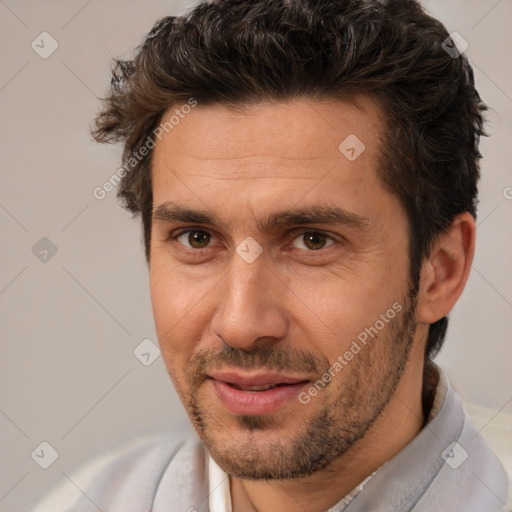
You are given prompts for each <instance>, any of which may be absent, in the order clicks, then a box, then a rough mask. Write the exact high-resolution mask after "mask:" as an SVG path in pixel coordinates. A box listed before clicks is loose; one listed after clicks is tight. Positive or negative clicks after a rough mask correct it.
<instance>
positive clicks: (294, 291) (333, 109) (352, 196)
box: [150, 97, 474, 512]
mask: <svg viewBox="0 0 512 512" xmlns="http://www.w3.org/2000/svg"><path fill="white" fill-rule="evenodd" d="M380 115H381V113H380V110H379V108H378V107H377V105H376V104H375V103H373V102H372V101H371V100H370V99H369V98H367V97H360V98H357V103H354V102H351V103H347V102H342V101H339V100H325V101H318V100H315V101H313V100H307V99H297V100H293V101H289V102H282V103H265V102H262V103H261V104H258V105H256V106H251V107H247V108H245V109H237V110H233V109H229V108H227V107H225V106H222V105H211V106H202V105H199V106H198V107H196V108H195V109H194V110H193V111H192V112H191V113H190V114H189V115H187V117H186V118H184V119H183V120H181V122H180V124H179V125H178V126H176V127H174V129H173V130H172V131H169V133H167V134H166V135H164V137H163V138H162V140H161V141H159V142H158V143H157V145H156V148H155V150H154V155H153V171H152V178H153V197H154V207H155V210H157V209H159V214H158V215H157V216H156V217H155V219H154V222H153V228H152V234H151V256H150V288H151V299H152V304H153V311H154V318H155V325H156V329H157V333H158V338H159V341H160V346H161V350H162V355H163V358H164V360H165V363H166V366H167V369H168V371H169V374H170V375H171V378H172V380H173V382H174V385H175V387H176V389H177V391H178V393H179V395H180V398H181V400H182V402H183V404H184V406H185V408H186V410H187V412H188V414H189V416H190V418H191V421H192V423H193V425H194V427H195V428H196V430H197V432H198V434H199V436H200V437H201V439H202V440H203V442H204V444H205V445H206V447H207V448H208V450H209V451H210V453H211V455H212V456H213V457H214V459H215V460H216V462H217V463H218V464H219V465H220V466H221V467H222V468H223V469H224V470H225V471H226V472H228V473H229V474H230V475H231V493H232V501H233V508H234V511H235V512H237V511H242V510H243V511H244V512H246V511H252V510H257V511H259V512H265V511H267V510H269V511H270V510H282V511H284V512H286V511H295V510H308V511H316V510H318V511H320V510H326V509H327V508H329V507H331V506H332V505H334V504H335V503H336V502H337V501H339V500H340V499H341V498H342V497H343V496H345V495H346V494H347V493H348V492H350V491H351V490H352V489H353V487H355V486H356V485H357V484H358V483H360V482H361V481H362V480H363V479H364V478H365V477H366V476H368V475H370V474H371V473H372V472H373V471H375V470H376V469H378V468H379V467H380V466H381V465H382V464H383V463H384V462H385V461H387V460H389V458H391V457H392V456H393V455H395V454H396V453H398V451H400V449H402V448H403V447H404V446H405V445H406V444H407V443H408V442H409V441H410V440H411V439H412V438H413V437H414V436H415V435H416V434H417V433H418V432H419V430H420V429H421V427H422V425H423V421H424V418H423V412H422V408H421V390H422V372H423V357H424V356H423V354H424V347H425V341H426V335H427V331H428V324H429V323H431V322H434V321H436V320H438V319H439V318H441V317H442V316H444V315H445V314H446V313H448V312H449V310H450V309H451V307H453V304H454V303H455V301H456V300H457V298H458V296H459V295H460V293H461V292H462V289H463V287H464V284H465V282H466V279H467V275H468V272H469V268H470V266H471V260H472V256H473V249H474V222H473V219H472V217H471V216H470V215H469V214H463V215H461V216H459V217H457V218H456V219H455V220H454V224H453V225H452V228H451V229H450V230H448V231H447V233H446V234H444V235H443V236H442V237H440V238H439V240H438V242H437V243H436V245H435V247H433V249H432V253H431V257H430V258H428V259H427V260H426V261H425V263H424V266H423V270H422V274H421V280H420V282H419V283H418V286H419V290H417V291H418V293H417V296H416V291H415V290H414V289H412V288H414V287H412V284H411V283H410V282H409V260H408V235H407V219H406V216H405V213H404V210H403V208H402V207H401V205H400V203H399V201H398V199H397V198H396V197H395V196H393V195H392V194H390V193H389V192H388V191H387V190H386V189H385V188H384V186H383V185H382V184H381V182H380V181H379V179H378V177H377V173H376V169H377V158H378V151H379V142H378V141H379V134H380V130H381V129H382V123H381V122H380V117H379V116H380ZM350 134H355V135H357V137H358V138H359V139H360V140H361V141H363V143H364V144H365V147H366V149H365V150H364V151H363V152H362V153H361V154H360V155H359V157H358V158H357V159H355V160H354V161H350V160H349V159H347V158H346V157H345V156H344V154H342V152H340V150H339V149H338V145H339V144H340V143H341V142H342V141H343V140H344V139H345V138H346V137H347V136H349V135H350ZM170 202H172V203H173V204H175V205H180V206H182V207H187V208H189V209H194V210H202V211H206V212H208V213H210V214H214V215H216V216H217V217H218V219H219V221H218V222H215V223H203V222H201V223H195V222H186V221H176V220H172V219H169V218H166V216H165V214H162V205H164V204H166V203H170ZM332 206H337V207H340V208H343V209H344V210H346V211H348V212H350V213H351V214H354V215H357V216H358V218H360V219H363V220H364V222H363V225H355V224H354V223H343V224H339V223H338V224H327V223H318V222H309V223H307V224H304V225H299V224H295V225H289V226H280V227H275V228H274V229H272V230H268V231H262V230H261V229H260V227H261V226H260V224H261V222H262V221H264V220H265V219H266V218H267V217H268V216H270V215H271V214H272V213H274V212H283V211H289V210H296V209H304V208H312V209H313V211H320V210H321V209H322V208H323V207H332ZM185 228H188V229H189V230H191V231H192V233H189V232H186V233H183V232H182V231H184V230H185ZM179 230H181V231H179ZM194 232H196V233H195V234H193V233H194ZM247 237H252V238H254V239H255V240H256V241H257V242H258V244H259V246H260V247H261V249H262V252H261V254H260V255H259V256H258V257H257V258H256V259H255V260H254V261H253V262H251V263H248V262H247V261H246V260H245V259H244V258H242V257H241V256H240V254H239V253H237V247H238V246H239V245H240V244H242V247H243V242H244V240H245V239H246V238H247ZM394 304H399V305H400V307H401V309H400V311H399V312H397V314H396V315H395V316H394V317H393V319H390V320H389V321H388V322H385V323H384V326H383V327H382V328H379V329H378V334H377V335H375V336H374V337H372V338H369V341H368V343H367V345H362V344H361V343H359V346H360V351H358V352H357V353H356V354H355V355H354V356H353V358H352V359H351V360H350V361H348V363H347V364H346V365H344V366H343V369H342V370H340V371H337V372H334V374H335V377H334V378H332V379H331V381H330V382H329V383H328V385H326V386H325V387H324V388H322V389H321V390H320V391H319V392H318V393H317V394H316V395H315V396H312V397H311V400H310V401H309V402H308V403H307V404H303V403H301V402H300V401H299V400H298V399H295V398H294V399H292V400H289V401H287V402H286V403H285V404H284V405H283V406H282V407H280V408H279V409H278V410H277V411H275V412H272V413H271V414H266V415H259V416H254V415H240V414H234V413H232V412H230V411H228V410H227V409H226V407H225V406H224V405H223V404H222V402H221V401H220V400H219V398H218V396H217V394H216V393H215V391H214V387H213V384H212V380H211V379H210V378H208V376H209V375H210V374H211V373H212V372H214V371H217V370H233V369H235V370H236V371H237V372H238V373H241V374H243V375H246V376H251V375H255V374H257V373H261V371H262V370H272V371H275V372H278V373H280V374H285V375H287V376H290V377H297V378H301V379H302V380H305V381H309V386H310V385H311V384H312V383H314V382H316V381H317V380H318V379H319V378H321V377H322V375H324V374H325V372H327V371H328V370H329V368H332V367H333V364H334V363H335V361H337V360H338V361H339V359H338V358H339V356H343V355H344V354H345V353H346V352H347V351H348V350H349V349H350V347H351V346H353V345H352V343H353V341H354V340H356V339H357V336H358V335H360V334H361V333H362V332H363V331H364V330H365V329H366V328H369V327H370V326H375V325H376V322H377V321H378V320H379V319H381V318H382V317H381V315H383V314H386V311H388V310H389V309H390V308H392V307H393V305H394ZM309 386H306V388H305V389H306V390H307V389H308V388H309Z"/></svg>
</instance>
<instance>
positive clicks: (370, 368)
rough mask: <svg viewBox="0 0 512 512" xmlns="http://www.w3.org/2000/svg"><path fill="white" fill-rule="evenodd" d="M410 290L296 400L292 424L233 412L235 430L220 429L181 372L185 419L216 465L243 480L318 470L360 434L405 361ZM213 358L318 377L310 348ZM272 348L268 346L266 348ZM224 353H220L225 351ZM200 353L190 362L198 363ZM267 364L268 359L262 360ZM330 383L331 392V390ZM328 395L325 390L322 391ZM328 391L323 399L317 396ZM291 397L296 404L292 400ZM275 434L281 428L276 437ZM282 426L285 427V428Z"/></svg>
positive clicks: (412, 302)
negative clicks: (319, 384) (306, 398)
mask: <svg viewBox="0 0 512 512" xmlns="http://www.w3.org/2000/svg"><path fill="white" fill-rule="evenodd" d="M416 299H417V288H416V289H414V288H413V289H411V290H410V291H409V292H408V294H407V295H406V297H405V300H404V301H403V302H402V304H403V309H402V311H401V312H400V313H399V314H398V315H397V316H396V317H395V318H394V319H393V320H391V321H390V323H389V324H387V326H386V327H385V328H384V329H383V330H382V331H381V332H379V334H378V335H377V336H375V338H373V339H371V340H369V341H368V343H367V345H366V346H363V347H362V348H361V351H360V352H359V353H357V354H356V355H355V356H354V359H353V360H352V361H351V362H349V363H348V365H347V366H346V367H344V368H343V369H342V370H341V372H340V373H339V374H338V375H336V377H334V378H333V379H332V381H331V382H330V383H329V385H328V386H326V387H325V389H323V390H321V391H319V393H318V395H317V396H316V397H313V398H312V399H311V402H310V404H307V405H301V407H303V408H304V409H303V410H301V411H299V420H298V422H297V423H296V424H291V425H289V426H288V427H287V428H286V429H283V422H284V421H286V417H285V418H284V419H283V418H281V419H280V420H278V419H277V417H276V416H275V415H268V416H239V417H237V418H236V421H237V423H238V425H237V432H227V431H226V426H225V425H223V424H222V423H221V421H220V419H219V418H217V417H215V416H214V415H212V414H211V413H210V412H209V411H208V408H207V407H205V406H203V405H202V402H201V400H200V398H199V397H198V395H199V394H200V393H199V388H200V385H199V382H194V377H193V376H192V375H193V371H194V370H191V372H190V373H189V379H188V380H189V385H190V388H189V389H191V392H190V394H189V396H188V397H187V398H186V399H185V400H184V403H185V407H186V409H187V411H188V413H189V416H190V418H191V421H192V424H193V426H194V428H195V430H196V432H197V434H198V436H199V437H200V439H201V440H202V442H203V443H204V445H205V446H206V448H207V449H208V451H209V452H210V454H211V455H212V457H213V458H214V460H215V461H216V462H217V464H219V466H220V467H221V468H222V469H223V470H224V471H225V472H226V473H228V474H229V475H231V476H233V477H236V478H240V479H248V480H260V479H265V480H284V479H291V478H300V477H304V476H307V475H311V474H313V473H315V472H317V471H319V470H322V469H325V468H326V467H327V466H328V465H329V464H330V463H332V462H333V461H334V460H335V459H337V458H338V457H340V456H341V455H343V454H344V453H346V452H347V450H348V449H349V448H350V447H351V446H353V445H354V443H356V442H357V441H358V440H359V439H361V438H362V437H363V436H364V435H365V434H366V432H367V431H368V430H369V429H370V427H371V426H372V425H373V424H374V422H375V421H376V420H377V418H378V417H379V415H380V414H381V413H382V411H383V410H384V409H385V407H386V405H387V404H388V403H389V402H390V400H391V398H392V397H393V395H394V393H395V391H396V388H397V386H398V384H399V382H400V379H401V377H402V375H403V373H404V370H405V367H406V364H407V361H408V359H409V355H410V351H411V347H412V343H413V337H414V333H415V330H416ZM227 350H228V352H227V353H226V352H223V353H219V354H217V356H218V357H216V358H215V360H216V361H219V362H221V361H222V362H225V363H231V364H233V365H234V366H235V367H236V366H238V367H245V368H248V367H259V366H263V367H265V368H267V369H281V370H282V369H288V370H291V369H297V368H299V369H304V370H306V368H307V369H308V370H309V371H310V370H311V369H312V368H314V369H315V370H316V371H318V372H319V375H321V374H322V373H323V372H320V371H319V370H320V368H322V366H325V365H324V364H323V363H322V362H320V361H319V360H317V359H316V360H315V358H314V356H313V355H311V354H304V353H302V354H300V355H297V354H294V355H291V356H290V355H289V354H280V355H279V356H277V357H276V356H274V355H273V354H275V349H272V348H266V347H259V348H258V347H256V348H255V349H254V350H253V351H251V352H246V351H239V350H238V349H232V348H231V347H227ZM272 350H274V352H272ZM226 354H228V355H226ZM207 359H208V357H207V356H205V357H204V358H203V359H202V361H196V369H197V367H202V366H203V367H204V366H205V365H206V364H207ZM269 363H270V364H269ZM333 386H336V389H337V392H336V393H333V392H332V391H331V389H332V387H333ZM327 393H329V395H327ZM324 396H325V397H329V399H327V398H325V399H323V397H324ZM322 399H323V400H324V404H323V406H322V407H321V408H320V409H318V411H317V412H316V413H315V414H314V415H312V416H308V407H310V405H311V406H312V407H315V404H316V403H317V401H318V400H322ZM297 403H298V402H297ZM277 430H279V432H284V434H283V435H281V436H280V437H279V436H278V435H277ZM290 432H292V433H291V434H290Z"/></svg>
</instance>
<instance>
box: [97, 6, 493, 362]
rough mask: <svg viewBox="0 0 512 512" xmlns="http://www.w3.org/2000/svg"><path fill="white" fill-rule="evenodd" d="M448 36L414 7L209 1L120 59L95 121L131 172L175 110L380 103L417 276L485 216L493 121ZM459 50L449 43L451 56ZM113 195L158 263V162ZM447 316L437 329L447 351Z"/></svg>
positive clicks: (387, 159)
mask: <svg viewBox="0 0 512 512" xmlns="http://www.w3.org/2000/svg"><path fill="white" fill-rule="evenodd" d="M446 42H450V43H451V40H450V39H449V34H448V32H447V31H446V29H445V27H444V26H443V25H442V24H441V23H440V22H439V21H438V20H436V19H434V18H432V17H431V16H429V15H427V14H426V13H425V11H424V10H423V8H422V7H421V5H420V4H419V2H418V1H416V0H214V1H210V2H202V3H200V4H198V5H197V7H195V8H194V9H193V10H192V11H190V12H189V13H188V14H187V15H186V16H182V17H173V16H169V17H166V18H163V19H161V20H159V21H158V22H157V23H156V24H155V26H154V27H153V29H152V30H151V32H150V33H149V34H148V35H147V37H146V39H145V41H144V43H143V44H142V45H141V46H140V47H139V48H138V49H137V52H136V55H135V57H134V59H133V60H130V61H119V60H116V61H115V66H114V69H113V77H112V83H111V90H110V93H109V95H108V97H107V98H106V99H105V100H104V104H103V109H102V110H101V112H100V113H99V114H98V116H97V118H96V126H95V129H94V130H93V135H94V137H95V138H96V140H98V141H100V142H117V141H122V142H123V143H124V153H123V161H124V162H126V161H128V160H129V159H130V158H132V157H133V154H135V153H138V151H139V150H140V149H141V148H142V147H143V146H144V145H145V144H146V143H147V140H148V137H150V136H151V134H152V133H153V132H154V130H155V129H156V127H157V126H158V125H159V123H160V121H161V118H162V115H163V113H164V112H165V111H166V110H167V109H168V108H169V107H171V106H174V105H179V104H184V103H186V102H187V101H189V100H190V98H194V99H195V101H197V102H199V104H212V103H221V104H225V105H227V106H243V105H248V104H252V103H256V102H259V101H262V100H263V101H264V100H283V101H285V100H288V99H292V98H298V97H307V98H311V99H315V98H317V99H322V98H339V99H343V100H350V98H351V97H354V96H355V95H356V94H368V95H371V96H372V97H373V98H374V99H375V100H376V101H377V103H378V104H379V106H380V107H381V109H382V111H383V113H384V115H385V117H386V126H384V127H382V140H381V148H380V161H379V168H378V170H377V172H378V174H379V176H380V178H381V180H382V182H383V184H384V185H385V186H386V187H387V188H388V189H389V190H390V191H391V192H392V193H394V194H396V196H398V198H399V200H400V201H401V203H402V205H403V206H404V208H405V210H406V212H407V216H408V221H409V245H410V247H409V254H410V274H411V280H412V282H413V283H416V286H417V283H418V282H419V273H420V269H421V264H422V261H423V259H424V258H425V257H427V256H428V254H429V252H430V249H431V247H432V243H433V242H434V241H435V239H436V237H438V236H439V234H441V233H442V232H443V231H445V230H446V229H447V228H448V227H449V226H450V224H451V222H452V221H453V218H454V217H455V215H457V214H459V213H462V212H470V213H471V214H472V215H473V216H474V217H476V206H477V183H478V179H479V160H480V158H481V156H482V155H481V154H480V152H479V149H478V145H479V140H480V136H481V135H482V134H483V135H486V134H485V132H484V130H483V118H482V114H483V112H484V111H485V110H486V109H487V107H486V106H485V104H484V103H483V102H482V101H481V99H480V96H479V94H478V92H477V91H476V89H475V86H474V78H473V70H472V68H471V66H470V65H469V62H468V60H467V58H466V57H465V55H463V54H462V55H457V54H455V55H454V54H453V52H451V54H449V53H448V52H447V51H445V49H446ZM450 46H452V47H453V44H450ZM118 196H119V197H120V198H121V199H122V200H123V203H124V206H125V207H126V208H127V209H129V210H130V211H131V212H133V213H134V214H140V215H141V219H142V225H143V231H144V241H145V250H146V258H147V260H148V261H149V258H150V238H151V217H152V209H153V198H152V189H151V152H149V154H148V156H147V157H146V158H144V159H141V160H140V161H137V162H136V164H135V165H134V166H133V168H132V169H131V170H130V172H127V173H126V174H125V176H124V177H123V179H122V180H121V183H120V186H119V191H118ZM447 325H448V319H447V318H446V317H445V318H443V319H441V320H439V321H438V322H435V323H434V324H432V325H431V326H430V329H429V336H428V341H427V347H426V354H425V356H426V357H434V355H435V354H436V353H437V352H438V350H439V349H440V347H441V345H442V343H443V340H444V337H445V334H446V329H447Z"/></svg>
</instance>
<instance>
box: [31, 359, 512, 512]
mask: <svg viewBox="0 0 512 512" xmlns="http://www.w3.org/2000/svg"><path fill="white" fill-rule="evenodd" d="M432 371H433V372H434V374H437V375H436V377H437V378H436V380H437V383H436V385H435V388H434V397H433V403H432V407H431V411H430V415H429V419H428V421H427V423H426V425H425V426H424V427H423V429H422V430H421V431H420V432H419V434H418V435H417V436H416V437H415V438H414V439H413V440H412V441H411V442H410V443H409V444H408V445H406V446H405V447H404V448H403V449H402V450H401V451H400V452H399V453H398V454H397V455H396V456H395V457H393V458H392V459H391V460H389V461H387V462H386V463H385V464H384V465H383V466H382V467H381V468H380V469H378V470H377V471H376V472H375V473H374V474H373V475H371V476H370V477H368V478H366V479H365V481H364V482H362V483H361V484H360V485H358V486H357V487H356V488H355V489H354V490H353V491H352V492H351V493H349V494H348V495H347V496H346V497H345V498H343V499H342V500H341V501H340V502H339V503H338V504H336V505H334V506H333V507H332V508H331V509H329V510H330V512H341V511H344V512H372V511H375V512H377V511H378V512H409V511H414V512H427V511H428V512H502V511H504V510H507V509H506V507H505V504H506V502H507V496H508V483H507V475H506V473H505V471H504V469H503V467H502V466H501V464H500V462H499V461H498V459H497V458H496V456H495V455H494V454H493V453H492V452H491V450H490V448H489V447H488V445H487V444H486V442H485V441H484V439H483V438H482V436H481V435H480V434H479V433H478V432H477V431H476V429H475V427H474V426H473V425H472V424H471V422H470V421H469V419H468V418H467V416H466V415H465V413H464V411H463V408H462V404H461V401H460V399H459V397H458V396H457V394H456V393H455V392H454V390H453V389H452V387H451V386H450V384H449V382H448V380H447V379H446V377H445V375H444V374H443V372H442V371H440V370H439V369H438V368H437V367H436V366H435V365H433V364H432V365H431V373H432ZM426 374H427V373H426ZM70 478H71V481H66V482H64V483H63V484H62V485H61V486H60V487H59V488H58V489H56V490H55V491H54V492H53V493H52V494H51V495H49V496H48V497H47V498H46V499H45V500H43V501H42V502H41V503H40V504H39V505H38V507H37V508H36V509H35V511H34V512H90V511H92V510H98V509H99V510H101V511H102V512H146V511H147V512H149V511H151V512H231V497H230V494H229V476H228V475H227V474H226V473H224V472H223V471H222V469H221V468H219V466H218V465H217V464H216V463H215V461H213V459H212V458H211V457H210V456H209V454H208V452H207V451H206V449H205V448H204V447H203V445H202V444H201V443H200V441H199V440H198V439H197V438H196V437H190V438H187V439H184V440H182V441H180V442H178V441H177V440H176V437H175V436H172V435H169V434H167V435H159V436H152V437H151V438H149V439H145V440H139V441H138V442H136V443H131V444H130V445H129V446H128V447H124V448H123V449H121V450H120V451H117V452H116V453H114V454H110V455H108V456H103V457H101V458H100V459H97V460H96V461H94V462H93V463H91V464H89V465H87V466H86V467H85V468H83V469H82V470H81V471H78V472H76V473H75V474H73V475H71V476H70Z"/></svg>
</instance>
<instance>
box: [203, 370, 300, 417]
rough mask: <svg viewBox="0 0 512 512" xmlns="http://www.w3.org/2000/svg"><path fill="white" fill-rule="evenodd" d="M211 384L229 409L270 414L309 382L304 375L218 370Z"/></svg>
mask: <svg viewBox="0 0 512 512" xmlns="http://www.w3.org/2000/svg"><path fill="white" fill-rule="evenodd" d="M209 380H210V382H211V385H212V387H213V389H214V391H215V394H216V395H217V398H218V399H219V400H220V401H221V403H222V404H223V405H224V407H225V408H226V409H228V410H229V411H230V412H232V413H234V414H244V415H262V414H270V413H272V412H275V411H277V410H278V409H280V408H281V407H283V406H284V405H285V404H286V403H287V402H290V401H291V400H292V399H293V398H295V397H296V396H297V395H298V393H299V392H300V390H301V389H302V388H303V387H304V386H305V385H306V384H307V383H308V382H309V381H308V380H306V379H304V378H301V377H292V376H287V375H280V374H275V373H260V374H252V375H250V374H249V375H242V374H239V373H235V372H215V373H212V374H211V375H209Z"/></svg>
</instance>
